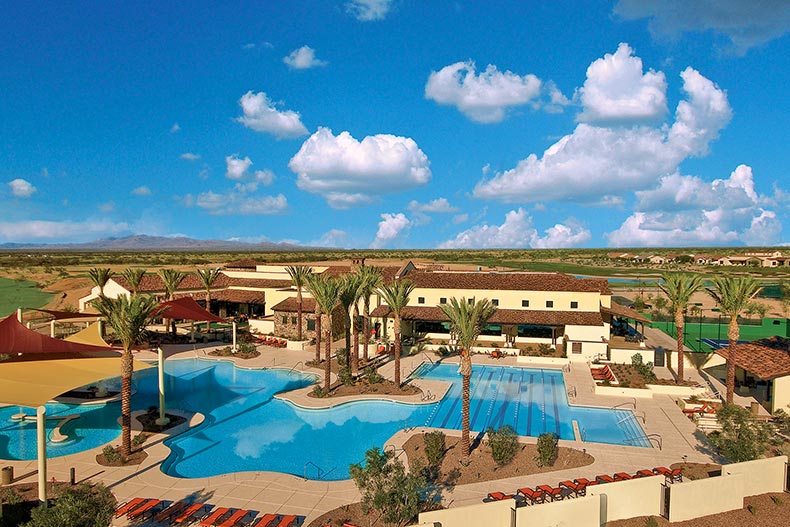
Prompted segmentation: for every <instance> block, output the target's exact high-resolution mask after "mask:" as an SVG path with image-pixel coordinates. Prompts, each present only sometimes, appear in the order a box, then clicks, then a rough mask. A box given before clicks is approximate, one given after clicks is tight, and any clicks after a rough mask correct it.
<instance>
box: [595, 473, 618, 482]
mask: <svg viewBox="0 0 790 527" xmlns="http://www.w3.org/2000/svg"><path fill="white" fill-rule="evenodd" d="M595 481H597V482H598V483H613V482H614V478H613V477H612V476H610V475H609V474H600V475H598V476H595Z"/></svg>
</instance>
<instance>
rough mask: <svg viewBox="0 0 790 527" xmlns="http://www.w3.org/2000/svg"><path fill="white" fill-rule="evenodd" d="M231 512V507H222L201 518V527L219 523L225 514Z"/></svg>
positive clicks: (209, 526)
mask: <svg viewBox="0 0 790 527" xmlns="http://www.w3.org/2000/svg"><path fill="white" fill-rule="evenodd" d="M229 512H230V509H229V508H227V507H220V508H218V509H217V510H215V511H214V512H212V513H211V514H209V515H208V516H206V517H205V518H203V519H202V520H200V527H211V526H212V525H214V524H216V523H219V521H220V518H222V517H223V516H225V515H226V514H227V513H229Z"/></svg>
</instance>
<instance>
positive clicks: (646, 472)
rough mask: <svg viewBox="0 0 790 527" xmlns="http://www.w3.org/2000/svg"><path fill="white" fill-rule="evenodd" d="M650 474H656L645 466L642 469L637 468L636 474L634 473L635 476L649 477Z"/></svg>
mask: <svg viewBox="0 0 790 527" xmlns="http://www.w3.org/2000/svg"><path fill="white" fill-rule="evenodd" d="M650 476H655V473H653V471H652V470H647V469H646V468H643V469H642V470H637V471H636V474H634V477H635V478H649V477H650Z"/></svg>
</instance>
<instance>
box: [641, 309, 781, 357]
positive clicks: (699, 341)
mask: <svg viewBox="0 0 790 527" xmlns="http://www.w3.org/2000/svg"><path fill="white" fill-rule="evenodd" d="M727 322H728V321H727V320H724V319H722V321H721V323H719V322H718V321H717V322H716V323H715V324H714V323H702V324H700V323H697V322H694V320H693V319H692V320H686V326H685V328H684V329H685V331H684V339H685V344H686V346H688V347H689V348H691V349H693V350H694V351H700V352H706V353H708V352H711V351H714V350H715V349H718V348H720V347H721V345H722V343H725V342H727ZM652 326H653V327H654V328H657V329H660V330H661V331H663V332H664V333H666V334H667V335H670V336H672V337H675V336H676V335H677V332H676V330H675V323H674V322H653V323H652ZM739 327H740V334H739V335H738V342H751V341H753V340H759V339H764V338H767V337H774V336H781V337H788V336H790V335H789V334H788V324H787V319H785V318H764V319H763V320H762V322H761V323H756V321H743V322H741V324H740V326H739Z"/></svg>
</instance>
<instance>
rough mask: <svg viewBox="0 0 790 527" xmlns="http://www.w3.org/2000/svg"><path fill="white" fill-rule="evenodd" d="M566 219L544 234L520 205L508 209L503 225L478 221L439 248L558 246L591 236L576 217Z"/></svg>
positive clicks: (571, 245) (568, 245)
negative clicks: (515, 208) (574, 218)
mask: <svg viewBox="0 0 790 527" xmlns="http://www.w3.org/2000/svg"><path fill="white" fill-rule="evenodd" d="M566 223H567V224H566V225H563V224H557V225H554V226H553V227H551V228H549V229H547V230H546V231H545V235H544V236H540V234H539V233H538V231H537V229H535V228H534V227H533V226H532V218H531V217H530V216H529V215H528V214H527V212H526V211H525V210H524V209H522V208H519V209H518V210H511V211H510V212H508V213H507V214H506V215H505V222H504V223H503V224H502V225H488V224H486V223H484V224H482V225H476V226H474V227H472V228H470V229H467V230H465V231H463V232H461V233H459V234H458V235H457V236H456V237H455V239H453V240H448V241H446V242H443V243H441V244H440V245H439V249H493V248H521V247H534V248H558V247H573V246H576V245H580V244H583V243H585V242H587V241H589V240H590V238H591V234H590V231H589V230H587V229H586V228H584V227H583V226H581V225H580V224H578V223H577V222H576V221H575V220H572V219H571V220H568V221H567V222H566Z"/></svg>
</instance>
